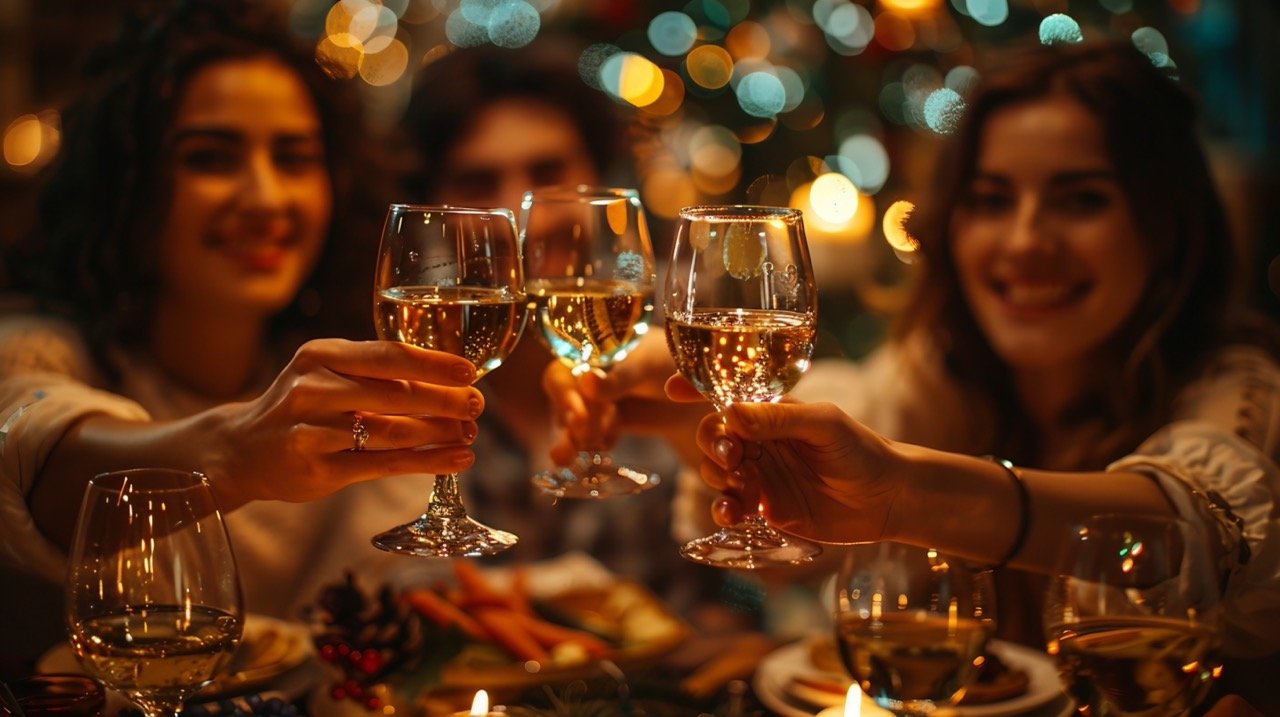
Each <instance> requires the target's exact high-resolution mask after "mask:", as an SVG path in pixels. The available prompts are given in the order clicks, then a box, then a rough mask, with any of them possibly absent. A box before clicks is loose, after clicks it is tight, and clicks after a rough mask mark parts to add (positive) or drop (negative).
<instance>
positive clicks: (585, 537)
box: [394, 37, 717, 610]
mask: <svg viewBox="0 0 1280 717" xmlns="http://www.w3.org/2000/svg"><path fill="white" fill-rule="evenodd" d="M628 120H629V118H628V117H627V116H625V115H624V114H623V113H622V110H621V108H620V107H619V106H618V105H617V104H615V103H614V102H613V101H612V100H611V99H609V98H608V97H607V96H606V95H605V94H604V93H602V92H600V91H598V90H595V89H593V88H591V87H590V86H589V85H587V84H586V83H585V82H584V81H583V79H582V78H581V77H580V76H579V74H578V69H577V52H575V49H574V45H573V44H572V43H570V42H569V41H567V40H565V39H563V38H556V37H542V38H539V39H538V40H536V41H534V42H533V43H531V44H530V45H528V46H526V47H523V48H520V49H514V50H512V49H502V48H498V47H492V46H482V47H475V48H466V49H459V50H454V51H453V52H451V53H449V54H447V55H445V56H444V57H442V58H440V59H437V60H435V61H433V62H432V63H430V64H429V65H427V66H425V67H424V68H423V69H422V70H421V71H420V73H419V75H418V76H417V77H416V78H415V83H414V90H413V95H412V99H411V100H410V103H409V106H408V108H407V110H406V112H405V114H404V116H403V118H402V120H401V122H400V123H399V126H398V132H397V141H398V144H399V146H401V147H403V148H405V150H406V151H400V152H395V153H394V154H395V155H396V156H401V157H412V158H413V162H412V163H411V164H410V165H409V166H406V167H404V171H403V172H402V176H403V177H404V182H403V195H404V197H405V199H406V200H408V201H415V202H426V203H442V204H453V205H460V206H481V207H489V206H497V207H507V208H509V209H511V210H512V211H514V212H515V213H516V215H517V217H519V214H520V203H521V199H522V197H523V195H524V193H525V192H526V191H528V190H530V189H534V188H537V187H547V186H572V185H577V184H586V185H596V186H601V185H603V186H629V185H630V183H631V181H632V178H631V175H630V172H629V170H628V167H629V159H630V157H629V154H628V143H627V142H626V140H625V138H626V137H627V135H628V133H629V131H630V129H629V122H628ZM553 361H554V359H553V358H552V355H551V353H550V351H549V350H548V349H547V348H546V347H545V345H544V344H543V343H542V340H541V336H540V335H538V332H537V330H536V329H534V328H533V327H526V331H525V334H524V337H523V338H522V339H521V341H520V343H519V345H518V346H517V347H516V349H515V351H514V352H513V353H512V354H511V355H510V356H509V357H508V358H507V361H506V362H505V363H504V365H503V366H502V367H501V368H500V369H498V370H496V371H493V372H492V373H490V374H488V375H486V376H485V378H484V380H483V381H481V382H480V384H479V387H480V388H481V389H482V390H483V391H484V392H485V398H486V402H487V405H488V406H489V408H488V410H487V411H486V413H485V416H484V417H483V418H482V419H481V429H480V432H479V437H478V438H477V443H476V453H477V455H478V456H479V460H478V462H477V464H476V466H475V467H474V468H473V469H471V470H470V471H468V472H467V474H466V475H465V476H463V478H462V480H461V481H460V483H459V485H460V486H461V489H462V490H463V491H464V492H466V493H467V494H468V499H467V504H468V506H470V507H471V509H472V510H473V511H474V513H475V515H476V516H477V517H479V518H480V519H481V520H483V521H484V522H486V523H487V524H489V525H494V526H497V527H500V528H502V529H504V530H510V531H512V532H514V533H516V534H517V535H518V536H520V542H519V543H518V544H517V545H516V547H515V548H513V549H512V550H511V551H508V552H507V553H505V554H504V559H507V560H517V561H525V562H527V561H531V560H538V559H543V558H548V557H552V556H555V555H559V554H562V553H565V552H568V551H573V550H579V551H583V552H587V553H589V554H591V555H592V556H594V557H596V558H598V559H599V560H601V561H602V562H603V563H604V564H605V565H606V566H607V567H609V568H610V569H611V570H613V571H615V572H617V573H619V574H621V575H625V576H627V577H630V578H632V579H636V580H639V581H641V582H643V583H644V584H646V585H648V586H650V587H651V588H653V589H654V590H655V592H657V593H659V594H661V595H662V596H663V597H664V598H666V599H667V601H668V602H669V603H670V604H671V605H672V606H673V607H675V608H676V609H678V610H683V609H684V608H686V607H687V606H690V605H693V604H695V603H697V602H699V601H701V600H703V599H704V598H705V597H706V592H707V590H708V581H711V580H715V579H717V576H715V575H714V574H712V573H708V572H705V571H702V570H694V569H693V568H696V566H687V565H686V564H684V562H683V561H682V560H680V559H679V557H678V556H677V555H676V554H675V549H674V546H672V545H671V544H670V541H669V540H667V539H666V537H665V536H666V535H667V531H666V530H663V529H661V528H660V527H658V528H657V529H655V527H656V526H663V525H666V524H667V523H668V522H669V520H670V518H669V516H670V504H671V501H672V499H673V491H674V480H673V479H674V476H675V474H676V471H677V468H678V463H677V462H676V460H675V458H674V457H673V456H672V455H671V453H670V451H669V450H668V449H667V448H666V446H664V445H663V444H662V443H661V442H658V441H653V440H637V439H635V438H634V437H631V438H624V439H623V441H622V444H621V445H620V446H619V447H618V456H619V460H621V461H623V462H625V461H627V460H631V461H634V462H636V463H637V464H640V465H644V466H646V467H648V468H650V469H652V470H655V471H657V472H658V473H659V475H661V476H662V477H663V483H662V484H660V485H659V486H658V487H657V488H654V489H652V490H649V491H648V492H646V493H643V494H640V495H636V496H628V497H621V498H614V499H610V500H605V501H574V500H568V501H559V502H558V503H557V502H556V501H554V500H553V499H552V498H551V497H550V496H547V495H544V494H542V493H541V492H540V491H539V490H538V489H536V488H534V487H533V486H532V485H531V484H530V482H529V479H530V478H531V477H532V476H533V475H534V473H536V472H537V471H539V470H542V469H545V468H547V467H549V466H550V465H551V459H550V455H549V449H550V446H551V440H550V439H551V437H552V435H553V433H552V430H551V426H552V425H553V423H554V422H555V421H556V420H558V418H559V416H557V415H555V414H553V413H552V412H551V410H550V405H549V402H548V401H547V398H546V396H545V395H543V393H542V391H541V388H540V383H539V381H538V379H537V377H538V376H540V375H541V373H542V370H543V368H544V367H545V366H546V365H547V364H548V363H549V362H553ZM623 363H625V362H623ZM655 538H656V539H657V540H658V541H660V542H659V544H655V542H654V541H655Z"/></svg>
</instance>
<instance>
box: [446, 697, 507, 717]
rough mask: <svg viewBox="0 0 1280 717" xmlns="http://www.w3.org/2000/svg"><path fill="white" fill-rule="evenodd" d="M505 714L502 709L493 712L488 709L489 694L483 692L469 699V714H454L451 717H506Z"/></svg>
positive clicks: (498, 708)
mask: <svg viewBox="0 0 1280 717" xmlns="http://www.w3.org/2000/svg"><path fill="white" fill-rule="evenodd" d="M506 714H507V713H506V712H504V711H503V709H502V707H497V708H496V709H495V710H492V711H491V710H490V709H489V693H488V692H485V691H484V690H479V691H477V692H476V694H475V697H472V698H471V710H470V711H469V712H455V713H453V717H506Z"/></svg>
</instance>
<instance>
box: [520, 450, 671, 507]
mask: <svg viewBox="0 0 1280 717" xmlns="http://www.w3.org/2000/svg"><path fill="white" fill-rule="evenodd" d="M661 482H662V477H661V476H659V475H658V474H657V473H654V472H652V471H650V470H648V469H646V468H637V467H635V466H622V465H618V464H616V463H614V462H613V459H612V458H610V457H609V456H606V455H602V454H598V453H597V454H592V453H580V454H578V457H577V458H576V459H574V461H573V464H572V465H568V466H565V467H563V468H557V469H555V470H549V471H543V472H541V473H539V474H537V475H535V476H534V477H533V484H534V485H535V486H537V487H538V488H541V489H542V491H543V492H545V493H550V494H551V495H553V496H555V497H557V498H573V499H578V500H603V499H605V498H614V497H618V496H624V495H635V494H636V493H643V492H644V491H646V490H649V489H650V488H653V487H654V486H656V485H658V484H659V483H661Z"/></svg>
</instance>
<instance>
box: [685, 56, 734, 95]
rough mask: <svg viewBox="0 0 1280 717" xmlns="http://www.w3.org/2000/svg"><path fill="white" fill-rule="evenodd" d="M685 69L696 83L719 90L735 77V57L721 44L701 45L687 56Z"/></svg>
mask: <svg viewBox="0 0 1280 717" xmlns="http://www.w3.org/2000/svg"><path fill="white" fill-rule="evenodd" d="M684 67H685V71H686V72H688V73H689V79H690V80H693V82H694V84H696V85H698V86H700V87H705V88H707V89H709V90H718V89H720V88H721V87H724V86H725V85H727V84H729V79H730V78H732V77H733V57H732V56H731V55H729V51H728V50H726V49H724V48H723V47H720V46H719V45H700V46H698V47H695V48H694V49H693V51H692V52H690V53H689V55H688V56H687V57H686V58H685V62H684Z"/></svg>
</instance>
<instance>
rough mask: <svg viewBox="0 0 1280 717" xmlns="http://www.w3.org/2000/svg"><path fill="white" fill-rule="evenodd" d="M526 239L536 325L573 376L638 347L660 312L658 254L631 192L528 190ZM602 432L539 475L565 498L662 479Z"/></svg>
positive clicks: (604, 366)
mask: <svg viewBox="0 0 1280 717" xmlns="http://www.w3.org/2000/svg"><path fill="white" fill-rule="evenodd" d="M520 242H521V250H522V254H523V256H524V267H525V282H526V290H527V292H528V294H529V301H530V302H531V304H532V307H533V310H534V319H533V320H534V323H535V324H536V325H537V327H538V330H539V332H540V334H541V336H542V338H543V340H544V342H545V343H546V345H547V347H548V348H549V349H551V353H552V354H553V355H555V357H556V358H557V359H559V360H560V361H561V362H563V363H564V364H566V365H567V366H569V367H570V370H571V371H572V373H573V375H574V376H581V375H583V374H586V373H595V374H596V375H599V376H603V375H604V373H605V372H606V371H608V370H609V369H610V368H611V367H612V366H613V365H614V364H616V363H617V362H619V361H622V360H623V359H625V358H626V357H627V354H628V353H629V352H630V351H631V350H632V349H634V348H635V346H636V344H637V342H639V340H640V337H641V336H643V335H644V334H645V333H646V332H648V330H649V319H650V316H651V315H652V313H653V290H654V281H655V279H654V261H653V249H652V246H651V244H650V241H649V228H648V224H647V223H646V220H645V214H644V208H643V207H642V206H641V204H640V197H639V195H638V194H637V193H636V191H635V190H634V189H605V188H597V187H588V186H576V187H553V188H547V189H538V190H534V191H531V192H526V193H525V195H524V200H523V201H522V202H521V205H520ZM601 443H602V441H601V440H600V439H599V437H597V440H596V441H594V445H589V446H588V450H582V451H579V452H578V454H577V455H576V456H575V457H574V459H573V461H572V462H571V463H569V465H567V466H565V467H563V468H558V469H555V470H549V471H544V472H542V473H539V474H538V475H537V476H534V478H533V483H534V485H536V486H538V487H539V488H541V489H543V490H544V491H546V492H548V493H550V494H552V495H555V496H557V497H561V498H608V497H612V496H618V495H628V494H632V493H638V492H640V491H644V490H647V489H649V488H652V487H653V486H655V485H657V484H658V483H659V482H660V477H659V476H658V475H657V474H656V473H653V472H652V471H650V470H647V469H645V468H640V467H637V466H632V465H620V464H618V463H616V462H615V461H614V459H613V457H612V456H610V455H609V453H608V452H607V451H606V450H605V449H604V447H603V445H601Z"/></svg>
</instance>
